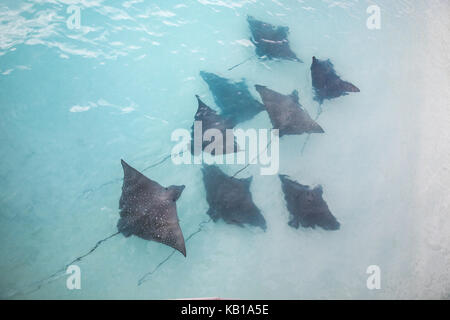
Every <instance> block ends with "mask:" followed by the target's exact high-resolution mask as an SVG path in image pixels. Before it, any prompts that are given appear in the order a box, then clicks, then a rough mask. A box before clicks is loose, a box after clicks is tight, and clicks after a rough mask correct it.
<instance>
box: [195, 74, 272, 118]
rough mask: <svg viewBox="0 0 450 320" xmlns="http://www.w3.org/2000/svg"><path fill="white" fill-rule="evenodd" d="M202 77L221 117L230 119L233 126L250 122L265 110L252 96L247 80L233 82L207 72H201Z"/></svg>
mask: <svg viewBox="0 0 450 320" xmlns="http://www.w3.org/2000/svg"><path fill="white" fill-rule="evenodd" d="M200 76H201V77H202V78H203V80H204V81H205V82H206V83H207V84H208V87H209V90H211V93H212V95H213V97H214V102H215V103H216V105H217V106H218V107H219V108H220V109H221V115H222V116H224V117H226V118H228V119H230V120H231V122H232V123H233V125H236V124H238V123H240V122H244V121H248V120H250V119H252V118H253V117H254V116H255V115H257V114H258V113H260V112H261V111H263V110H264V106H263V105H262V104H261V103H260V102H259V101H258V100H256V99H255V98H254V97H253V96H252V95H251V93H250V91H249V89H248V87H247V84H246V83H245V80H242V81H239V82H233V81H231V80H229V79H226V78H222V77H220V76H218V75H216V74H214V73H211V72H205V71H200Z"/></svg>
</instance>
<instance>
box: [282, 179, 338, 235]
mask: <svg viewBox="0 0 450 320" xmlns="http://www.w3.org/2000/svg"><path fill="white" fill-rule="evenodd" d="M279 177H280V179H281V185H282V190H283V193H284V199H285V200H286V204H287V209H288V211H289V213H290V214H291V219H290V221H289V223H288V224H289V225H290V226H291V227H293V228H296V229H298V228H299V226H300V225H301V226H302V227H304V228H313V229H314V228H315V227H316V226H319V227H321V228H323V229H325V230H338V229H339V228H340V224H339V222H338V221H337V220H336V218H335V217H334V216H333V215H332V213H331V212H330V209H329V208H328V205H327V203H326V202H325V200H323V197H322V195H323V190H322V187H321V186H317V187H315V188H310V187H309V186H305V185H302V184H300V183H298V182H296V181H294V180H291V179H289V177H288V176H286V175H280V176H279Z"/></svg>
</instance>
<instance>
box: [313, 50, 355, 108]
mask: <svg viewBox="0 0 450 320" xmlns="http://www.w3.org/2000/svg"><path fill="white" fill-rule="evenodd" d="M311 78H312V85H313V88H314V91H315V98H314V99H315V100H316V101H318V102H319V103H321V104H322V103H323V101H324V100H329V99H334V98H338V97H341V96H345V95H348V93H349V92H360V90H359V89H358V88H357V87H356V86H355V85H353V84H351V83H350V82H347V81H344V80H342V79H341V78H340V77H339V76H338V75H337V74H336V71H335V70H334V66H333V64H332V63H331V61H330V60H319V59H317V58H316V57H313V62H312V64H311Z"/></svg>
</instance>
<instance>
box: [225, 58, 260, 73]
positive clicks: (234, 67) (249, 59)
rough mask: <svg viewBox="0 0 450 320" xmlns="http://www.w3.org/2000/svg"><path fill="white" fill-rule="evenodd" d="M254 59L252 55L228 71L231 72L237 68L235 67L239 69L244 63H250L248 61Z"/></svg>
mask: <svg viewBox="0 0 450 320" xmlns="http://www.w3.org/2000/svg"><path fill="white" fill-rule="evenodd" d="M254 57H255V56H254V55H253V56H251V57H248V58H247V59H245V60H244V61H242V62H240V63H238V64H235V65H234V66H232V67H230V68H228V71H231V70H233V69H234V68H237V67H239V66H240V65H243V64H244V63H246V62H247V61H250V60H251V59H253V58H254Z"/></svg>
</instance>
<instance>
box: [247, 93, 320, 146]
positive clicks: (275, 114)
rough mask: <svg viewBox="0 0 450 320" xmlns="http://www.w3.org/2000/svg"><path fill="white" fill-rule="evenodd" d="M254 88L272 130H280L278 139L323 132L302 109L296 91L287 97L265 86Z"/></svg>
mask: <svg viewBox="0 0 450 320" xmlns="http://www.w3.org/2000/svg"><path fill="white" fill-rule="evenodd" d="M255 88H256V91H258V93H259V94H260V95H261V99H262V101H263V103H264V106H265V107H266V109H267V112H268V114H269V117H270V121H271V122H272V125H273V128H274V129H279V130H280V131H279V132H280V137H282V136H283V135H297V134H303V133H323V132H324V131H323V129H322V127H321V126H320V125H319V124H318V123H317V122H315V121H314V120H313V119H312V118H311V117H310V116H309V114H308V112H307V111H306V110H304V109H303V108H302V106H301V105H300V103H299V100H298V92H297V91H296V90H294V91H293V92H292V93H291V94H289V95H283V94H281V93H278V92H276V91H274V90H271V89H269V88H267V87H265V86H261V85H256V86H255Z"/></svg>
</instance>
